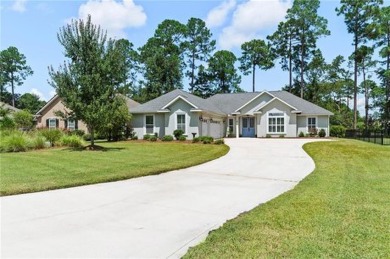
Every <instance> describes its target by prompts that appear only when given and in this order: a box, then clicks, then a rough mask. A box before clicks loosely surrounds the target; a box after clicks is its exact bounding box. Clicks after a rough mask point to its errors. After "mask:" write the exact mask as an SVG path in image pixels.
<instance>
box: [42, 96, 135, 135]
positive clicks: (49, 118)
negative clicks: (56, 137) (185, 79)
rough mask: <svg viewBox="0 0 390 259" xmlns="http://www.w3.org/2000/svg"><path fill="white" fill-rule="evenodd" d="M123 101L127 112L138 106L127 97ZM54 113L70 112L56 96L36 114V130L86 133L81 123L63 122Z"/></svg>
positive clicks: (83, 124) (85, 128) (85, 126)
mask: <svg viewBox="0 0 390 259" xmlns="http://www.w3.org/2000/svg"><path fill="white" fill-rule="evenodd" d="M125 100H126V104H127V107H128V108H129V110H132V109H133V108H134V107H137V106H138V105H139V103H137V102H136V101H134V100H132V99H130V98H128V97H125ZM56 111H62V112H64V113H69V112H70V110H69V109H67V108H66V107H65V105H64V104H63V103H62V101H61V98H60V97H59V96H58V95H55V96H54V97H53V98H51V99H50V100H49V101H48V102H47V103H46V105H45V106H43V107H42V109H40V110H39V111H38V112H37V113H36V115H35V117H36V120H37V128H52V129H55V128H61V129H68V130H76V129H79V130H83V131H85V132H88V129H87V125H85V123H84V122H83V121H77V120H63V119H62V118H60V117H58V116H56V115H55V112H56Z"/></svg>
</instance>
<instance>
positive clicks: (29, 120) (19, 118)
mask: <svg viewBox="0 0 390 259" xmlns="http://www.w3.org/2000/svg"><path fill="white" fill-rule="evenodd" d="M12 116H13V119H14V122H15V124H16V127H17V128H19V129H23V130H30V129H31V128H32V127H33V125H34V122H33V116H32V114H31V113H30V112H29V111H25V110H22V111H18V112H15V113H14V114H13V115H12Z"/></svg>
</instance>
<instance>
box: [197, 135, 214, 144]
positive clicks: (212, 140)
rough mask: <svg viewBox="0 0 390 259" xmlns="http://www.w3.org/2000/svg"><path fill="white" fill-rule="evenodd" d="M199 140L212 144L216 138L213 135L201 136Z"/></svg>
mask: <svg viewBox="0 0 390 259" xmlns="http://www.w3.org/2000/svg"><path fill="white" fill-rule="evenodd" d="M199 141H201V142H202V143H203V144H210V143H213V142H214V138H213V137H211V136H201V137H199Z"/></svg>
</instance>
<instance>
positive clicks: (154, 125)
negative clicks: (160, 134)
mask: <svg viewBox="0 0 390 259" xmlns="http://www.w3.org/2000/svg"><path fill="white" fill-rule="evenodd" d="M148 116H152V117H153V130H152V133H148V132H147V128H146V117H148ZM155 129H156V118H155V116H154V114H145V116H144V135H146V134H149V135H154V132H155Z"/></svg>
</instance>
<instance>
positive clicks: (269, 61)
mask: <svg viewBox="0 0 390 259" xmlns="http://www.w3.org/2000/svg"><path fill="white" fill-rule="evenodd" d="M241 50H242V56H241V57H240V58H239V61H240V63H241V66H240V70H241V71H242V72H243V73H244V75H249V74H250V73H252V87H253V92H255V85H256V82H255V78H256V75H255V74H256V73H255V72H256V67H259V68H260V69H263V70H268V69H270V68H272V67H273V66H274V59H275V57H274V55H273V52H272V49H271V45H270V44H267V43H265V41H263V40H256V39H255V40H251V41H248V42H245V43H244V44H242V45H241Z"/></svg>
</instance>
